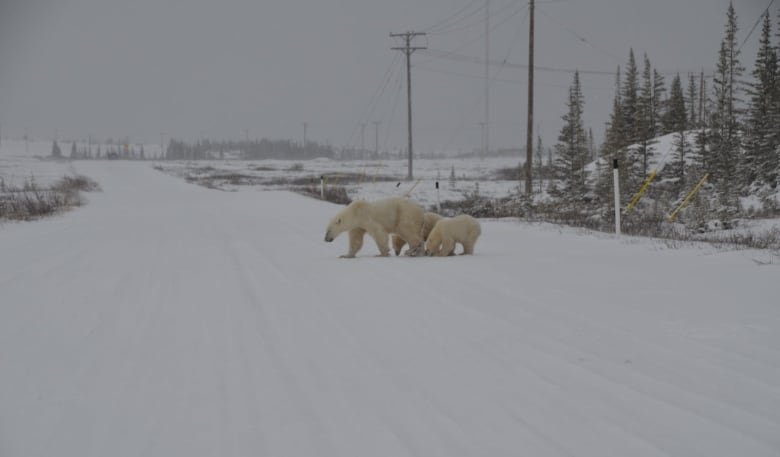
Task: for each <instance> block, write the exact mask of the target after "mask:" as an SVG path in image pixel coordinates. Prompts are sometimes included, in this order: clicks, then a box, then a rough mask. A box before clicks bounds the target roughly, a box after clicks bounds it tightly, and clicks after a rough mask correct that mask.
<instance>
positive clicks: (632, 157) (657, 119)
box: [551, 5, 780, 214]
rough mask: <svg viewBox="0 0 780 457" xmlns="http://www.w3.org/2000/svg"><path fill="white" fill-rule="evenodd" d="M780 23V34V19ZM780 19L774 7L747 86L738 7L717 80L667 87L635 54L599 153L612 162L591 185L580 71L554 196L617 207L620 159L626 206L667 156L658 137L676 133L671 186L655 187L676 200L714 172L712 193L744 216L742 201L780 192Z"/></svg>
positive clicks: (680, 81) (669, 164)
mask: <svg viewBox="0 0 780 457" xmlns="http://www.w3.org/2000/svg"><path fill="white" fill-rule="evenodd" d="M777 20H778V29H780V16H778V18H777ZM772 23H773V21H772V18H771V17H770V15H769V11H767V12H766V14H765V15H764V17H763V26H762V28H761V33H760V37H759V42H760V46H759V50H758V53H757V56H756V60H755V63H754V64H753V70H752V71H751V73H750V76H751V78H749V79H750V82H745V79H746V78H745V71H746V70H745V68H744V67H743V65H742V63H741V55H740V49H739V47H740V43H738V42H737V31H738V28H737V16H736V12H735V10H734V7H733V5H729V8H728V11H727V15H726V27H725V33H724V37H723V39H722V41H721V43H720V50H719V52H718V60H717V63H716V67H715V74H714V75H712V77H711V79H710V78H709V77H705V75H704V74H703V73H700V74H688V75H684V76H681V75H680V74H677V75H674V77H673V78H672V80H671V84H670V85H669V86H667V84H666V81H665V78H664V76H663V75H662V74H661V73H660V72H659V71H658V70H657V69H656V68H655V67H653V65H652V63H651V61H650V59H649V57H648V56H647V55H646V54H645V55H643V58H642V68H641V71H640V68H639V65H638V64H637V62H636V59H635V55H634V52H633V50H631V51H630V52H629V58H628V62H627V64H626V65H625V69H621V68H620V67H618V69H617V72H616V81H615V95H614V99H613V104H612V113H611V114H610V118H609V121H608V123H607V125H606V131H605V135H604V143H603V144H602V145H601V148H600V156H601V157H602V159H603V160H601V161H600V167H599V169H597V170H595V180H593V181H592V182H589V181H588V179H589V176H592V174H591V173H589V172H588V171H586V164H588V163H589V162H590V159H591V157H590V155H591V154H592V152H590V151H591V150H592V147H589V136H588V135H587V134H586V133H585V127H584V124H583V110H584V98H583V94H582V87H581V85H580V81H579V74H578V73H575V74H574V78H573V81H572V84H571V86H570V88H569V94H568V98H567V102H566V107H567V111H566V114H565V115H564V116H563V121H564V122H563V127H562V128H561V131H560V134H559V137H558V143H557V144H556V145H555V152H556V156H557V158H556V160H555V162H554V164H553V167H554V171H555V177H556V179H557V185H554V186H553V187H554V188H553V189H552V192H551V193H552V194H553V195H554V196H555V197H556V198H557V199H559V200H561V201H562V202H565V203H571V204H576V205H586V206H591V207H594V208H598V209H602V210H603V209H606V208H608V207H609V205H610V203H611V199H612V186H613V183H612V179H613V178H612V170H611V168H612V162H613V160H612V159H617V160H618V163H619V168H620V179H621V182H620V186H621V189H624V192H623V194H622V197H623V203H624V204H625V203H626V202H627V201H628V200H629V199H631V197H632V196H633V195H634V193H635V192H636V191H637V190H639V188H640V187H641V186H642V184H643V182H644V181H645V180H646V179H647V177H648V175H649V174H650V173H651V172H652V171H653V170H652V169H651V168H652V167H651V164H652V163H654V162H655V161H656V160H659V159H660V158H658V157H655V156H656V155H657V154H658V153H659V152H658V151H657V149H656V144H657V138H658V137H659V136H662V135H669V134H673V135H674V143H673V154H672V155H671V156H670V157H666V158H665V159H666V160H665V162H666V165H665V167H664V170H663V175H664V176H663V179H662V180H661V181H662V183H661V184H659V185H657V186H656V185H655V184H654V187H655V189H656V192H658V191H659V190H660V191H663V192H665V193H666V195H665V197H666V198H667V200H670V201H672V202H673V201H678V200H679V199H680V198H681V197H682V196H684V195H685V194H686V193H687V192H688V191H689V190H690V188H691V187H692V186H693V185H694V184H695V183H696V182H698V181H699V179H700V178H701V177H702V176H703V175H704V174H705V173H707V174H708V177H709V178H708V181H709V183H710V184H709V186H708V187H707V190H708V192H709V195H711V196H712V197H713V200H715V201H716V202H717V204H718V206H719V210H722V211H725V212H728V213H732V214H733V213H735V212H736V211H738V210H739V203H738V201H739V197H741V196H747V195H757V196H760V197H766V196H771V195H775V194H776V192H777V186H778V176H780V67H779V66H778V54H779V53H780V49H779V48H780V34H779V33H776V34H773V32H772ZM708 86H709V87H708ZM768 204H770V205H772V204H774V203H772V202H768Z"/></svg>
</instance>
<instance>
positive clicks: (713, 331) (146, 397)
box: [0, 162, 780, 457]
mask: <svg viewBox="0 0 780 457" xmlns="http://www.w3.org/2000/svg"><path fill="white" fill-rule="evenodd" d="M76 168H77V169H78V171H80V172H81V173H84V174H86V175H88V176H91V177H93V178H95V179H96V180H97V181H98V182H100V184H101V185H102V187H103V189H104V191H103V192H102V193H97V194H89V195H88V199H89V204H88V205H86V206H84V207H82V208H79V209H77V210H75V211H72V212H70V213H68V214H65V215H62V216H57V217H54V218H50V219H46V220H42V221H38V222H34V223H22V224H6V225H2V226H0V456H3V457H17V456H18V457H33V456H54V455H56V456H61V457H65V456H73V457H91V456H94V457H104V456H112V457H119V456H132V457H138V456H146V457H149V456H160V457H163V456H164V457H172V456H182V457H195V456H222V457H228V456H249V455H253V456H290V457H293V456H295V457H299V456H300V457H305V456H325V457H346V456H356V457H357V456H360V457H365V456H388V457H389V456H393V457H399V456H426V457H428V456H442V457H444V456H446V457H452V456H533V457H544V456H585V457H589V456H593V457H606V456H621V457H622V456H632V457H640V456H670V455H671V456H706V457H714V456H724V457H726V456H728V457H733V456H777V455H780V305H779V304H778V302H780V299H779V298H778V295H779V294H778V292H780V284H779V282H778V278H780V270H778V267H777V265H767V266H760V265H757V264H756V263H754V262H752V261H751V260H750V257H751V253H750V252H721V253H717V252H713V251H712V250H711V249H709V248H704V249H703V248H694V247H687V248H683V249H678V250H668V249H666V248H663V245H661V244H659V243H654V242H649V241H635V240H634V241H631V240H616V239H612V238H610V237H606V236H595V235H591V234H583V233H578V232H576V231H574V230H570V229H562V230H557V229H554V228H551V226H538V225H528V224H523V223H518V222H515V221H484V222H483V235H482V238H481V239H480V241H479V243H477V248H476V252H477V255H476V256H473V257H465V256H464V257H457V258H445V259H431V258H403V257H402V258H396V257H393V258H374V257H372V256H373V255H374V254H375V253H376V252H377V251H376V247H375V246H374V244H373V242H371V241H370V240H369V239H367V240H366V243H365V245H364V248H363V250H362V251H361V252H360V253H359V256H360V257H359V258H357V259H353V260H346V259H339V258H337V257H338V255H340V254H343V253H344V252H346V244H347V240H346V235H343V236H342V237H340V238H338V239H337V240H336V242H335V243H332V244H328V243H325V242H324V241H323V236H324V230H325V226H326V224H327V221H328V220H329V218H330V217H331V216H332V215H333V214H334V213H335V211H336V210H337V209H338V207H337V206H336V205H332V204H327V203H322V202H319V201H315V200H311V199H307V198H304V197H301V196H298V195H294V194H290V193H285V192H251V191H249V192H236V193H227V192H219V191H214V190H209V189H204V188H200V187H196V186H194V185H190V184H187V183H185V182H183V181H180V180H177V179H175V178H173V177H171V176H168V175H165V174H163V173H160V172H158V171H155V170H153V169H151V168H150V167H149V166H148V165H147V164H140V163H86V162H84V163H78V164H77V166H76Z"/></svg>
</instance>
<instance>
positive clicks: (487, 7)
mask: <svg viewBox="0 0 780 457" xmlns="http://www.w3.org/2000/svg"><path fill="white" fill-rule="evenodd" d="M483 141H484V145H483V149H484V150H485V157H487V154H488V150H489V148H490V0H485V137H484V139H483Z"/></svg>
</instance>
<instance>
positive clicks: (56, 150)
mask: <svg viewBox="0 0 780 457" xmlns="http://www.w3.org/2000/svg"><path fill="white" fill-rule="evenodd" d="M51 156H52V157H54V158H56V159H59V158H61V157H62V150H61V149H60V145H58V144H57V140H54V142H53V143H52V144H51Z"/></svg>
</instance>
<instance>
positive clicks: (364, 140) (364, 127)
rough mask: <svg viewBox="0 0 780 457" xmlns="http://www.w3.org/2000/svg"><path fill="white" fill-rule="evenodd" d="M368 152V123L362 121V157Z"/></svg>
mask: <svg viewBox="0 0 780 457" xmlns="http://www.w3.org/2000/svg"><path fill="white" fill-rule="evenodd" d="M365 154H366V123H365V122H361V123H360V157H361V158H364V157H363V156H364V155H365Z"/></svg>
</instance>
